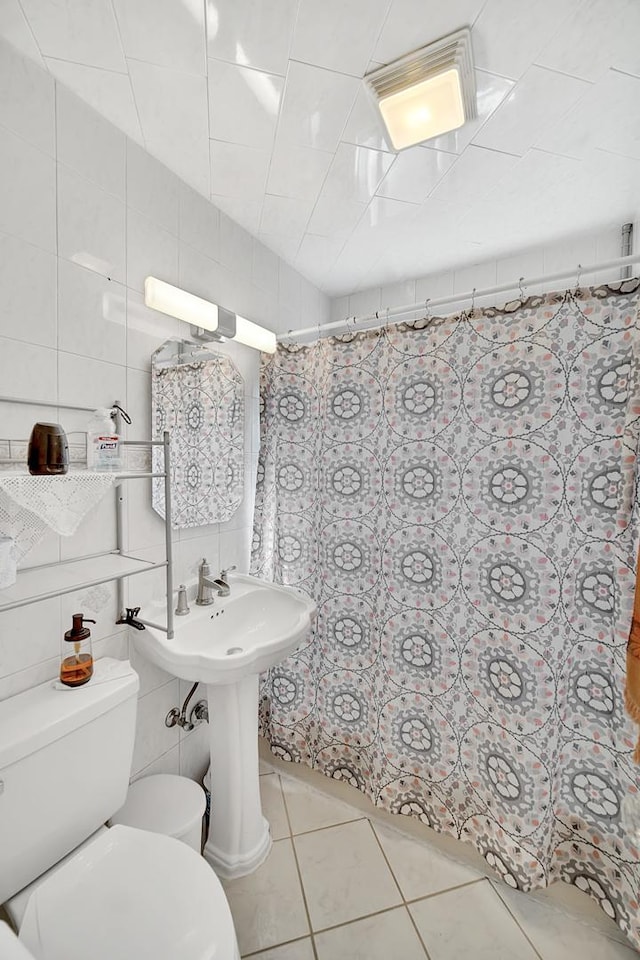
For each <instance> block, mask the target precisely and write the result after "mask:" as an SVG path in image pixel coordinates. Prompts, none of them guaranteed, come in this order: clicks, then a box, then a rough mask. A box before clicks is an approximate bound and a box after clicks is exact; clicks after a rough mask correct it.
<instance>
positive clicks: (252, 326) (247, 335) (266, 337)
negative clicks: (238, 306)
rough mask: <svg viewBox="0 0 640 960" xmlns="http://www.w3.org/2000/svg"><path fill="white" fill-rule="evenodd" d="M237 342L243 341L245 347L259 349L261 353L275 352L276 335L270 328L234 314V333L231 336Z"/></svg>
mask: <svg viewBox="0 0 640 960" xmlns="http://www.w3.org/2000/svg"><path fill="white" fill-rule="evenodd" d="M233 339H234V340H237V341H238V343H244V344H245V345H246V346H247V347H253V348H254V349H255V350H261V351H262V352H263V353H275V352H276V335H275V333H272V332H271V330H266V329H265V327H261V326H259V324H257V323H252V322H251V320H245V318H244V317H240V316H237V315H236V335H235V337H234V338H233Z"/></svg>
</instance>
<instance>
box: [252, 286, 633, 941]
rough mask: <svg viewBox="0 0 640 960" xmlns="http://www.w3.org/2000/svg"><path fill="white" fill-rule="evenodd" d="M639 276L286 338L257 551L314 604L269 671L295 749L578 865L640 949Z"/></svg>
mask: <svg viewBox="0 0 640 960" xmlns="http://www.w3.org/2000/svg"><path fill="white" fill-rule="evenodd" d="M638 289H639V284H638V282H637V281H629V282H625V283H623V284H619V285H616V286H615V287H599V288H592V289H589V290H575V291H567V292H565V293H561V294H550V295H548V296H545V297H537V298H529V299H527V300H523V301H517V302H513V303H511V304H508V305H507V306H506V307H504V308H502V309H490V310H482V311H480V310H475V311H473V312H471V313H468V314H462V315H460V316H456V317H450V318H446V319H441V318H431V317H426V318H424V319H423V320H421V321H417V322H413V323H408V324H402V325H400V326H394V327H388V328H386V329H382V330H377V331H374V332H369V333H363V334H359V335H351V336H346V337H339V338H332V339H327V340H322V341H319V342H318V343H316V344H314V345H312V346H309V347H293V346H290V347H282V346H281V347H280V348H279V350H278V352H277V354H276V355H275V356H274V357H273V358H269V359H268V360H266V362H265V364H264V366H263V370H262V383H261V392H262V411H261V453H260V462H259V470H258V490H257V503H256V521H255V534H254V544H253V560H252V564H253V571H254V572H255V573H256V574H258V575H260V576H264V577H267V578H270V579H274V580H277V581H280V582H283V583H287V584H295V585H297V586H299V587H301V588H302V589H304V590H306V591H307V592H308V593H310V594H311V595H312V596H313V597H314V598H315V599H316V601H317V603H318V618H317V622H316V624H315V628H314V631H313V634H312V636H311V637H310V639H309V641H308V642H307V643H306V644H304V645H303V646H302V647H301V648H300V649H299V650H298V651H297V652H296V653H295V655H294V656H292V657H290V658H289V659H288V660H286V661H285V662H284V663H283V664H281V665H279V666H277V667H276V668H274V669H273V670H271V672H270V673H269V674H268V676H267V677H266V679H265V681H264V684H263V690H262V702H261V725H262V732H263V734H264V735H265V736H266V737H267V738H268V739H269V741H270V743H271V749H272V750H273V752H274V753H276V754H277V755H279V756H281V757H283V758H285V759H287V760H291V761H296V762H299V761H302V762H305V763H307V764H309V765H311V766H313V767H316V768H318V769H320V770H322V771H323V772H324V773H325V774H326V775H328V776H331V777H333V778H336V779H342V780H346V781H348V782H349V783H351V784H353V785H354V786H356V787H357V788H358V789H360V790H361V791H363V792H364V793H366V794H367V795H368V796H369V797H371V799H372V800H373V802H374V803H375V804H377V805H379V806H381V807H384V808H385V809H387V810H390V811H392V812H394V813H398V814H404V815H408V816H414V817H418V818H419V819H420V820H422V821H423V822H424V823H426V824H429V825H430V826H431V827H433V828H434V829H436V830H439V831H444V832H446V833H449V834H453V835H454V836H456V837H459V838H461V839H463V840H466V841H469V842H471V843H473V844H474V845H475V846H476V848H477V849H478V850H480V851H481V853H482V854H483V855H484V857H485V858H486V860H487V862H488V863H489V864H490V866H491V867H492V868H493V869H494V870H495V871H496V873H497V874H498V875H499V876H500V877H501V878H502V880H503V881H504V882H506V883H508V884H510V885H511V886H513V887H518V888H521V889H524V890H528V889H531V888H534V887H539V886H545V885H547V884H549V883H551V882H552V881H553V880H556V879H562V880H565V881H567V882H570V883H574V884H576V886H578V887H579V888H580V889H582V890H584V891H586V892H587V893H588V894H590V895H591V896H592V897H594V898H595V899H596V900H597V901H598V902H599V903H600V905H601V906H602V908H603V909H604V910H605V911H606V913H607V914H608V915H609V916H610V917H612V918H613V919H615V920H616V921H617V922H618V923H619V924H620V926H621V927H622V928H623V929H624V930H625V932H626V933H627V934H628V935H629V937H630V938H631V939H632V940H634V942H635V943H636V944H638V945H640V921H639V919H638V894H639V890H638V887H639V868H638V850H637V849H636V848H635V847H634V846H633V845H632V842H631V840H630V839H629V838H628V837H627V836H626V835H625V832H624V830H623V826H622V823H621V804H622V801H623V798H624V797H625V795H628V794H633V793H635V792H636V791H637V787H638V785H639V782H638V778H637V768H634V766H633V762H632V757H631V751H632V749H633V746H634V731H633V729H632V725H631V723H630V721H629V720H628V719H627V717H626V716H625V713H624V702H623V688H624V661H625V646H626V641H627V635H628V632H629V624H630V620H631V609H632V604H633V591H634V584H635V574H634V571H635V562H636V552H637V546H638V524H637V515H636V510H637V508H636V483H635V464H636V451H637V441H638V431H639V426H640V419H639V418H640V377H639V376H638V369H637V368H638V356H637V354H638V339H637V338H638V307H639V304H640V297H639V295H638Z"/></svg>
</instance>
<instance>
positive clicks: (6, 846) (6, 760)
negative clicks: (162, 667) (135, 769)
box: [0, 657, 139, 904]
mask: <svg viewBox="0 0 640 960" xmlns="http://www.w3.org/2000/svg"><path fill="white" fill-rule="evenodd" d="M138 686H139V683H138V675H137V674H136V672H135V671H134V670H133V669H132V668H131V666H130V664H129V662H128V661H126V660H112V659H110V658H108V657H105V658H104V659H102V660H98V661H96V664H95V669H94V674H93V677H92V678H91V680H90V681H89V683H87V684H85V685H84V686H82V687H75V688H71V687H63V686H62V685H61V684H59V683H58V682H57V681H51V680H50V681H49V682H47V683H43V684H41V685H40V686H38V687H34V688H32V689H31V690H27V691H25V692H24V693H21V694H18V696H16V697H11V698H10V699H9V700H4V701H3V702H2V703H0V904H2V903H4V902H5V901H6V900H7V899H8V898H9V897H11V896H13V894H15V893H17V891H18V890H21V889H22V888H23V887H25V886H26V885H27V884H28V883H31V882H32V881H33V880H35V879H36V878H37V877H39V876H40V874H42V873H44V872H45V870H48V869H49V868H50V867H52V866H53V864H54V863H57V862H58V860H60V859H61V858H62V857H64V856H66V854H68V853H70V852H71V850H73V849H74V848H75V847H77V846H78V845H79V844H80V843H82V841H83V840H85V839H86V838H87V837H88V836H90V835H91V834H92V833H94V832H95V831H96V830H97V829H98V828H99V827H100V826H101V825H102V824H103V823H104V822H105V821H106V820H108V819H109V817H110V816H111V815H112V814H113V813H115V812H116V810H119V809H120V807H121V806H122V804H123V803H124V801H125V797H126V794H127V789H128V785H129V776H130V771H131V758H132V755H133V742H134V737H135V726H136V723H135V721H136V707H137V693H138Z"/></svg>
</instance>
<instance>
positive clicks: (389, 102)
mask: <svg viewBox="0 0 640 960" xmlns="http://www.w3.org/2000/svg"><path fill="white" fill-rule="evenodd" d="M380 113H381V114H382V118H383V120H384V122H385V124H386V127H387V130H388V131H389V136H390V137H391V142H392V144H393V147H394V149H395V150H404V148H405V147H411V146H413V144H415V143H422V141H423V140H430V139H431V138H432V137H438V136H440V134H442V133H448V131H449V130H455V129H456V128H457V127H461V126H462V124H463V123H464V122H465V116H464V104H463V102H462V89H461V86H460V74H459V73H458V71H457V70H447V71H445V73H441V74H438V75H437V76H435V77H430V78H429V79H428V80H422V81H421V82H420V83H416V84H415V86H413V87H408V88H407V89H406V90H401V91H400V92H399V93H394V94H392V95H391V96H390V97H385V98H384V99H383V100H381V101H380Z"/></svg>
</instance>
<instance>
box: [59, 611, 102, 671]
mask: <svg viewBox="0 0 640 960" xmlns="http://www.w3.org/2000/svg"><path fill="white" fill-rule="evenodd" d="M85 623H95V620H88V619H86V618H85V617H84V616H83V615H82V614H81V613H74V614H73V626H72V627H71V630H67V632H66V633H65V635H64V640H63V641H62V656H61V658H60V682H61V683H64V684H65V686H67V687H79V686H81V685H82V684H83V683H87V681H88V680H90V679H91V677H92V675H93V651H92V649H91V631H90V630H89V629H88V628H87V627H85V626H84V624H85Z"/></svg>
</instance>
